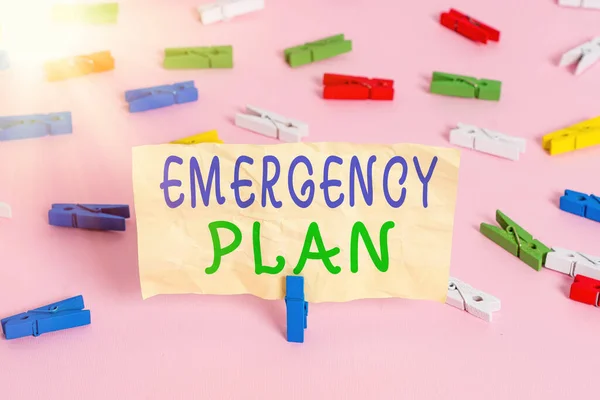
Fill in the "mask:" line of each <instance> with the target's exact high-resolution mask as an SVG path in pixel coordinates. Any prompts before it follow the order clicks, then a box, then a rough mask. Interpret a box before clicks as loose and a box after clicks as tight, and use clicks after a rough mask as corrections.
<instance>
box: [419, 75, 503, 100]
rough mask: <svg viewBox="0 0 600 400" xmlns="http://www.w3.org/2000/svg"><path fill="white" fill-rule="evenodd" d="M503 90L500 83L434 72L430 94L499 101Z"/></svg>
mask: <svg viewBox="0 0 600 400" xmlns="http://www.w3.org/2000/svg"><path fill="white" fill-rule="evenodd" d="M501 89H502V82H500V81H494V80H491V79H477V78H473V77H472V76H463V75H454V74H447V73H445V72H434V73H433V76H432V77H431V87H430V92H431V93H435V94H442V95H445V96H455V97H466V98H471V99H472V98H476V99H480V100H495V101H497V100H500V91H501Z"/></svg>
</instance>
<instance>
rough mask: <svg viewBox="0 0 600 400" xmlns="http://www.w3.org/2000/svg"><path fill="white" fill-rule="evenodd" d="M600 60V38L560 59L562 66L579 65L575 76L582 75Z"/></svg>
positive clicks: (576, 48)
mask: <svg viewBox="0 0 600 400" xmlns="http://www.w3.org/2000/svg"><path fill="white" fill-rule="evenodd" d="M598 60H600V37H596V38H594V39H592V40H590V41H589V42H586V43H584V44H582V45H581V46H577V47H575V48H574V49H571V50H569V51H567V52H566V53H565V54H563V56H562V57H561V59H560V64H559V65H560V66H561V67H564V66H566V65H572V64H575V63H577V68H575V75H581V74H582V73H584V72H585V71H586V70H587V69H588V68H590V67H591V66H592V65H594V64H596V62H598Z"/></svg>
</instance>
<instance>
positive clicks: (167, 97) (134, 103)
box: [125, 81, 198, 113]
mask: <svg viewBox="0 0 600 400" xmlns="http://www.w3.org/2000/svg"><path fill="white" fill-rule="evenodd" d="M125 100H126V101H127V102H128V103H129V112H132V113H133V112H141V111H147V110H155V109H157V108H162V107H168V106H171V105H173V104H183V103H190V102H193V101H197V100H198V89H196V87H195V86H194V81H187V82H179V83H174V84H172V85H163V86H154V87H149V88H144V89H136V90H129V91H127V92H125Z"/></svg>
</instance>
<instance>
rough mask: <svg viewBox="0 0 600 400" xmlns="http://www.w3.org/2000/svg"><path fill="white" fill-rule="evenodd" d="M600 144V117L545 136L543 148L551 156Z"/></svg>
mask: <svg viewBox="0 0 600 400" xmlns="http://www.w3.org/2000/svg"><path fill="white" fill-rule="evenodd" d="M599 144H600V117H595V118H592V119H588V120H586V121H583V122H579V123H577V124H575V125H571V126H569V127H567V128H564V129H560V130H558V131H555V132H552V133H549V134H547V135H544V137H543V138H542V146H543V147H544V149H545V150H547V151H548V153H550V155H551V156H554V155H556V154H562V153H568V152H570V151H574V150H580V149H585V148H586V147H591V146H596V145H599Z"/></svg>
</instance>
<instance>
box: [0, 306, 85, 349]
mask: <svg viewBox="0 0 600 400" xmlns="http://www.w3.org/2000/svg"><path fill="white" fill-rule="evenodd" d="M84 308H85V305H84V304H83V296H76V297H72V298H70V299H67V300H63V301H59V302H58V303H53V304H48V305H47V306H44V307H40V308H36V309H35V310H31V311H27V312H26V313H21V314H17V315H13V316H12V317H8V318H4V319H3V320H1V321H0V324H2V332H3V333H4V336H5V337H6V339H7V340H9V339H18V338H22V337H26V336H35V337H37V336H40V335H41V334H43V333H48V332H55V331H61V330H63V329H70V328H76V327H78V326H84V325H89V324H91V323H92V321H91V315H90V311H89V310H84Z"/></svg>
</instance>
